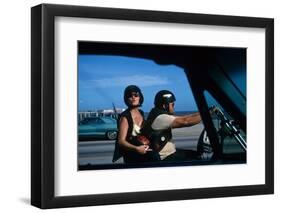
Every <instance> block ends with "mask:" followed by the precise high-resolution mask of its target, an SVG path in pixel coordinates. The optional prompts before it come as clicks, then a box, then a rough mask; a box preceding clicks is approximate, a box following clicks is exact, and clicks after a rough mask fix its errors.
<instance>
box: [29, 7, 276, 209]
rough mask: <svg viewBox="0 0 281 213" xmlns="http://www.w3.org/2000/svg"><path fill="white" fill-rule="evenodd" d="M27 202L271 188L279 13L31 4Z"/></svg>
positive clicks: (75, 202)
mask: <svg viewBox="0 0 281 213" xmlns="http://www.w3.org/2000/svg"><path fill="white" fill-rule="evenodd" d="M31 27H32V32H31V39H32V46H31V49H32V55H31V58H32V66H31V72H32V79H31V82H32V85H31V87H32V103H31V105H32V118H31V120H32V140H31V147H32V150H31V152H32V155H31V170H32V171H31V203H32V205H34V206H37V207H39V208H59V207H72V206H89V205H106V204H120V203H137V202H153V201H168V200H183V199H197V198H214V197H226V196H243V195H258V194H270V193H273V191H274V179H273V178H274V174H273V172H274V160H273V159H274V155H273V154H274V153H273V145H274V144H273V136H274V132H273V131H274V130H273V126H274V120H273V118H274V106H273V105H274V99H273V97H274V92H273V88H274V86H273V78H274V75H273V70H274V66H273V64H274V63H273V62H274V54H273V53H274V37H273V35H274V33H273V32H274V31H273V30H274V21H273V19H269V18H253V17H237V16H221V15H207V14H191V13H176V12H164V11H145V10H129V9H113V8H100V7H85V6H67V5H50V4H42V5H38V6H35V7H33V8H32V9H31Z"/></svg>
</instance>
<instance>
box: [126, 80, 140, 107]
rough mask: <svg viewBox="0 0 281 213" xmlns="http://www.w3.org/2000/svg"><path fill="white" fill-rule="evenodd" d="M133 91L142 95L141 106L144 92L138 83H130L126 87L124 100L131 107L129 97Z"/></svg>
mask: <svg viewBox="0 0 281 213" xmlns="http://www.w3.org/2000/svg"><path fill="white" fill-rule="evenodd" d="M132 93H137V94H138V95H139V97H140V102H139V105H138V106H141V105H142V103H143V94H142V92H141V90H140V88H139V87H137V86H136V85H129V86H127V87H126V89H125V90H124V102H125V104H126V105H127V106H128V107H131V105H130V103H129V97H130V96H131V94H132Z"/></svg>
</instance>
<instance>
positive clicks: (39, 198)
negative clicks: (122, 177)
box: [31, 4, 274, 209]
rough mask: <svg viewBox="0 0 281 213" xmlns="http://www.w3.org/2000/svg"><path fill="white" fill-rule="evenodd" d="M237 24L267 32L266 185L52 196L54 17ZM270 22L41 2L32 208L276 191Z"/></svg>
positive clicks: (35, 40)
mask: <svg viewBox="0 0 281 213" xmlns="http://www.w3.org/2000/svg"><path fill="white" fill-rule="evenodd" d="M58 16H62V17H80V18H100V19H110V20H131V21H144V22H162V23H181V24H199V25H206V26H207V25H211V26H236V27H250V28H263V29H265V37H266V41H265V44H266V47H265V62H266V64H265V73H266V78H265V85H266V91H265V94H266V97H265V103H266V106H265V115H266V119H265V120H266V124H265V126H266V128H265V136H266V137H265V184H261V185H246V186H225V187H212V188H211V187H210V188H199V189H177V190H163V191H145V192H130V193H111V194H93V195H73V196H59V197H56V196H55V194H54V189H55V170H54V163H55V161H54V158H55V156H54V149H55V144H54V132H55V129H54V126H55V125H54V122H55V107H54V106H55V98H54V95H55V85H54V82H55V81H54V78H55V73H54V72H55V68H54V66H55V63H54V50H55V46H54V45H55V44H54V20H55V17H58ZM273 83H274V20H273V19H270V18H254V17H238V16H222V15H208V14H193V13H178V12H163V11H145V10H131V9H113V8H101V7H86V6H67V5H53V4H41V5H38V6H35V7H33V8H32V9H31V112H32V113H31V204H32V205H34V206H36V207H39V208H42V209H46V208H61V207H76V206H91V205H108V204H121V203H139V202H155V201H169V200H183V199H198V198H216V197H228V196H246V195H260V194H272V193H274V151H273V149H274V84H273Z"/></svg>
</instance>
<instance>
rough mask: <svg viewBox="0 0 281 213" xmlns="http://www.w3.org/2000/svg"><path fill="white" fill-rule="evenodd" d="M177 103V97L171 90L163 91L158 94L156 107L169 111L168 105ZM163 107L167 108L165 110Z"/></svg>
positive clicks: (155, 101)
mask: <svg viewBox="0 0 281 213" xmlns="http://www.w3.org/2000/svg"><path fill="white" fill-rule="evenodd" d="M175 101H176V97H175V95H174V94H173V93H172V92H171V91H169V90H161V91H159V92H157V94H156V95H155V98H154V105H155V107H156V108H159V109H164V110H167V107H166V106H167V105H168V104H169V103H173V102H175ZM163 105H165V107H164V108H163Z"/></svg>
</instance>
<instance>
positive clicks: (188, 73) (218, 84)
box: [77, 41, 247, 170]
mask: <svg viewBox="0 0 281 213" xmlns="http://www.w3.org/2000/svg"><path fill="white" fill-rule="evenodd" d="M77 45H78V47H77V48H78V51H77V52H78V56H77V60H78V61H77V64H78V67H77V72H78V74H77V76H78V78H77V79H78V82H77V84H78V100H77V101H78V103H77V105H78V107H77V108H78V115H77V118H78V121H77V131H78V133H77V135H78V138H77V149H78V170H94V169H117V168H143V167H160V166H161V167H163V166H195V165H214V164H245V163H247V139H246V132H247V130H246V119H247V113H246V106H247V105H246V100H247V98H246V88H247V85H246V73H247V70H246V52H247V50H246V48H237V47H235V48H231V47H227V48H226V47H225V48H224V47H204V46H187V45H164V44H140V43H117V42H94V41H78V42H77Z"/></svg>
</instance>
